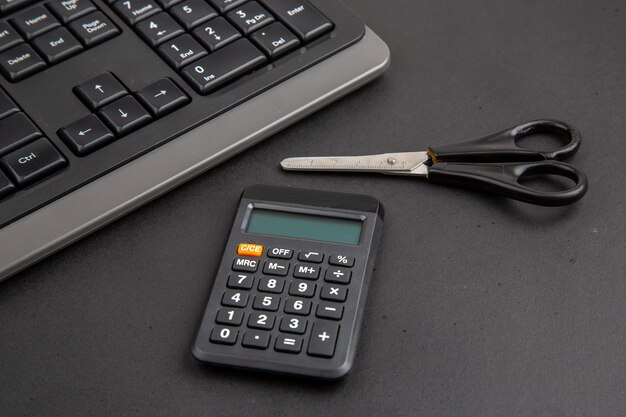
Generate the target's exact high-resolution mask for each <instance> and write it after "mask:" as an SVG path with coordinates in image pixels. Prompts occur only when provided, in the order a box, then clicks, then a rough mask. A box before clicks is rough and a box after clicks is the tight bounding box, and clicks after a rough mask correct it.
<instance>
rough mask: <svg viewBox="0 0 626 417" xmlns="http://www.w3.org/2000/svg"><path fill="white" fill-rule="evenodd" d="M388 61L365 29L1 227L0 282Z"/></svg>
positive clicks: (311, 109)
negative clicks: (310, 63) (306, 65)
mask: <svg viewBox="0 0 626 417" xmlns="http://www.w3.org/2000/svg"><path fill="white" fill-rule="evenodd" d="M388 66H389V48H388V47H387V45H385V43H384V42H383V41H382V40H381V39H380V38H379V37H378V36H377V35H376V34H375V33H374V32H373V31H372V30H371V29H369V28H368V27H366V28H365V37H364V38H363V39H362V40H361V41H359V42H358V43H356V44H355V45H352V46H351V47H349V48H347V49H346V50H344V51H341V52H340V53H338V54H336V55H334V56H332V57H331V58H329V59H327V60H325V61H323V62H321V63H319V64H317V65H316V66H314V67H312V68H310V69H308V70H306V71H304V72H302V73H300V74H298V75H296V76H295V77H293V78H290V79H289V80H287V81H285V82H283V83H281V84H279V85H278V86H276V87H274V88H272V89H270V90H268V91H266V92H264V93H262V94H260V95H258V96H256V97H254V98H253V99H251V100H249V101H247V102H245V103H243V104H241V105H239V106H237V107H236V108H234V109H232V110H230V111H228V112H227V113H224V114H222V115H220V116H219V117H217V118H215V119H213V120H211V121H209V122H208V123H205V124H203V125H202V126H200V127H198V128H196V129H194V130H192V131H190V132H188V133H186V134H185V135H183V136H181V137H179V138H177V139H175V140H173V141H171V142H168V143H166V144H164V145H162V146H160V147H158V148H157V149H155V150H153V151H151V152H149V153H148V154H146V155H144V156H142V157H140V158H138V159H136V160H134V161H132V162H130V163H128V164H126V165H123V166H122V167H120V168H118V169H116V170H115V171H113V172H111V173H110V174H108V175H106V176H104V177H102V178H99V179H97V180H95V181H93V182H91V183H89V184H87V185H85V186H83V187H81V188H80V189H78V190H76V191H74V192H72V193H71V194H68V195H67V196H65V197H62V198H60V199H58V200H56V201H54V202H52V203H50V204H48V205H46V206H45V207H43V208H41V209H39V210H37V211H36V212H33V213H31V214H29V215H28V216H25V217H23V218H21V219H19V220H17V221H15V222H13V223H11V224H9V225H7V226H5V227H4V228H3V229H0V248H2V250H1V251H0V281H2V280H4V279H6V278H8V277H10V276H11V275H13V274H15V273H17V272H18V271H20V270H22V269H24V268H26V267H28V266H29V265H32V264H34V263H36V262H37V261H39V260H41V259H43V258H45V257H46V256H48V255H50V254H52V253H54V252H56V251H58V250H60V249H62V248H64V247H65V246H68V245H69V244H71V243H72V242H75V241H77V240H78V239H80V238H82V237H84V236H86V235H88V234H89V233H92V232H94V231H95V230H97V229H99V228H101V227H103V226H105V225H106V224H108V223H111V222H112V221H114V220H115V219H117V218H119V217H121V216H123V215H124V214H126V213H128V212H130V211H132V210H134V209H136V208H138V207H140V206H142V205H144V204H146V203H147V202H149V201H151V200H153V199H155V198H156V197H158V196H160V195H162V194H164V193H166V192H167V191H169V190H171V189H173V188H175V187H177V186H179V185H181V184H182V183H184V182H186V181H188V180H190V179H192V178H194V177H196V176H198V175H199V174H201V173H202V172H205V171H207V170H209V169H210V168H212V167H214V166H216V165H218V164H219V163H221V162H223V161H225V160H227V159H228V158H230V157H232V156H234V155H236V154H237V153H240V152H242V151H243V150H245V149H247V148H249V147H251V146H252V145H254V144H255V143H257V142H259V141H261V140H263V139H265V138H267V137H269V136H271V135H272V134H274V133H276V132H278V131H280V130H281V129H284V128H285V127H287V126H289V125H291V124H293V123H295V122H297V121H298V120H300V119H303V118H304V117H306V116H307V115H309V114H311V113H313V112H315V111H316V110H318V109H320V108H322V107H324V106H326V105H328V104H330V103H331V102H333V101H335V100H337V99H339V98H341V97H343V96H344V95H346V94H348V93H349V92H351V91H354V90H356V89H357V88H359V87H360V86H362V85H364V84H366V83H368V82H369V81H371V80H373V79H374V78H376V77H378V76H379V75H381V74H382V73H383V72H384V71H385V70H386V69H387V67H388ZM331 75H332V76H331ZM302 85H306V86H307V88H306V89H302V88H301V86H302ZM242 118H243V120H246V123H240V121H241V120H242ZM207 138H210V140H207ZM145 173H150V174H149V175H142V174H145Z"/></svg>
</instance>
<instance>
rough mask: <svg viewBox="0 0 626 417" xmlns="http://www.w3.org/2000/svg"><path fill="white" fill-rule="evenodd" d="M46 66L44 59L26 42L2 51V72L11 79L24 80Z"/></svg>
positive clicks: (0, 67)
mask: <svg viewBox="0 0 626 417" xmlns="http://www.w3.org/2000/svg"><path fill="white" fill-rule="evenodd" d="M45 67H46V63H45V62H44V60H43V59H41V57H40V56H39V55H37V53H36V52H35V51H34V50H33V48H31V47H30V45H28V44H25V43H22V44H19V45H17V46H15V47H13V48H11V49H9V50H6V51H4V52H2V53H0V72H2V74H4V76H5V77H6V78H8V79H9V80H10V81H19V80H22V79H24V78H26V77H28V76H29V75H32V74H34V73H36V72H38V71H41V70H42V69H44V68H45Z"/></svg>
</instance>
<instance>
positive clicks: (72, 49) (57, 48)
mask: <svg viewBox="0 0 626 417" xmlns="http://www.w3.org/2000/svg"><path fill="white" fill-rule="evenodd" d="M33 46H34V47H35V49H37V51H38V52H39V53H40V54H41V56H43V57H44V59H45V60H46V61H48V62H49V63H50V64H54V63H57V62H59V61H61V60H63V59H66V58H69V57H71V56H72V55H76V54H77V53H79V52H80V51H82V50H83V46H82V45H81V44H80V42H78V41H77V40H76V38H75V37H74V36H72V34H71V33H70V32H69V31H68V30H67V29H65V28H63V27H60V28H56V29H54V30H51V31H50V32H48V33H45V34H43V35H41V36H39V37H38V38H36V39H35V40H34V41H33Z"/></svg>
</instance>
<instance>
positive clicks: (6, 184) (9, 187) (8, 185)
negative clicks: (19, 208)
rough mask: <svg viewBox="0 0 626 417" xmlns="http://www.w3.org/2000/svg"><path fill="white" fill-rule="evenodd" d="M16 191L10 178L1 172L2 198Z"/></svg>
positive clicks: (0, 188) (0, 190)
mask: <svg viewBox="0 0 626 417" xmlns="http://www.w3.org/2000/svg"><path fill="white" fill-rule="evenodd" d="M14 191H15V186H14V185H13V183H12V182H11V181H9V179H8V178H7V177H6V175H4V174H3V173H2V172H0V198H4V197H6V196H7V195H9V194H12V193H13V192H14Z"/></svg>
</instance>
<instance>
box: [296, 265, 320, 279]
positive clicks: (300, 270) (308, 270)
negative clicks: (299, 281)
mask: <svg viewBox="0 0 626 417" xmlns="http://www.w3.org/2000/svg"><path fill="white" fill-rule="evenodd" d="M293 276H294V277H296V278H306V279H317V278H318V277H319V276H320V267H319V266H316V265H306V264H296V266H295V267H294V268H293Z"/></svg>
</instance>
